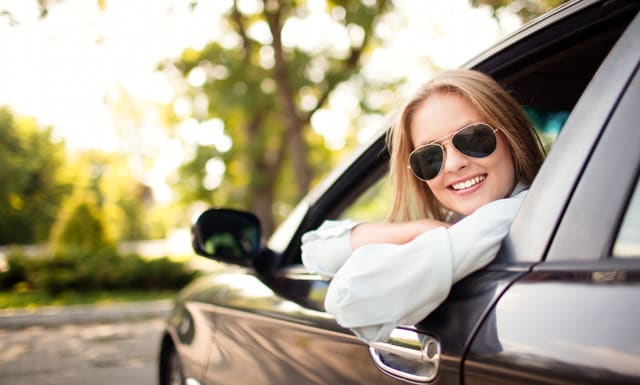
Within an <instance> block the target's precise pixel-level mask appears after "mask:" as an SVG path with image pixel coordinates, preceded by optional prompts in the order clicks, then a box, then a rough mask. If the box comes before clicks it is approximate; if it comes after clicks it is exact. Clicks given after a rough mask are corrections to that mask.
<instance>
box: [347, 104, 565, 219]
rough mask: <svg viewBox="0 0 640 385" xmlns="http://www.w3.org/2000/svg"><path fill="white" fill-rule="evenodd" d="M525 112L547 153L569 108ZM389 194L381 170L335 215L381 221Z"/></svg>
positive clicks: (389, 182)
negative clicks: (364, 188)
mask: <svg viewBox="0 0 640 385" xmlns="http://www.w3.org/2000/svg"><path fill="white" fill-rule="evenodd" d="M525 112H526V114H527V116H528V117H529V120H530V121H531V124H532V125H533V127H534V128H535V130H536V132H537V133H538V136H539V137H540V140H541V142H542V145H543V146H544V149H545V151H546V152H547V153H548V152H549V150H550V149H551V147H552V145H553V143H554V142H555V140H556V138H557V136H558V134H559V133H560V130H561V129H562V126H563V125H564V123H565V121H566V120H567V118H568V117H569V113H570V111H566V110H543V109H540V108H534V107H525ZM392 195H393V189H392V185H391V180H390V179H389V174H388V173H385V174H383V175H382V176H381V177H380V179H378V181H376V182H375V183H373V184H372V185H371V186H369V187H368V188H367V189H366V190H364V192H363V193H362V194H361V195H360V196H359V197H358V198H356V199H355V200H354V201H353V202H352V203H351V204H350V205H349V206H347V207H346V208H345V209H344V210H343V211H342V212H341V213H340V215H339V216H338V219H351V220H354V221H356V222H379V221H383V220H385V218H386V217H387V214H388V213H389V211H390V210H391V201H392Z"/></svg>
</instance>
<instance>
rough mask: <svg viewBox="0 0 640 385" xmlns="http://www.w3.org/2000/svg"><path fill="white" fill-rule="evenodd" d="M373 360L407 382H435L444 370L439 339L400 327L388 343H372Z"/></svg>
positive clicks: (370, 350) (392, 374)
mask: <svg viewBox="0 0 640 385" xmlns="http://www.w3.org/2000/svg"><path fill="white" fill-rule="evenodd" d="M369 353H370V354H371V358H373V362H374V363H375V364H376V366H377V367H378V368H380V370H382V371H383V372H384V373H386V374H388V375H390V376H391V377H395V378H398V379H401V380H404V381H409V382H413V383H426V382H431V381H433V380H434V379H435V378H436V376H437V375H438V370H439V369H440V343H439V342H438V340H436V339H435V338H433V337H431V336H428V335H425V334H419V333H417V332H414V331H412V330H407V329H401V328H397V329H394V330H393V332H391V336H389V338H388V339H387V340H386V341H385V342H372V343H370V344H369Z"/></svg>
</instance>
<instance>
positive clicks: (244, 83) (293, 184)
mask: <svg viewBox="0 0 640 385" xmlns="http://www.w3.org/2000/svg"><path fill="white" fill-rule="evenodd" d="M239 3H240V2H239V1H233V3H232V4H231V6H230V8H229V9H228V12H227V13H226V15H225V19H224V20H223V24H224V25H225V26H226V27H227V35H226V36H227V39H226V41H223V42H211V43H209V44H208V45H207V46H206V47H205V48H204V49H202V50H192V49H189V50H185V51H184V52H183V54H182V57H181V58H180V60H178V61H176V62H175V63H171V64H165V65H164V66H163V69H164V70H166V71H167V72H169V71H171V70H172V69H174V68H177V69H178V70H179V71H180V73H181V74H182V76H183V77H184V78H186V79H190V80H191V86H189V87H188V88H186V90H185V93H184V95H182V96H186V97H188V98H189V99H190V100H192V101H193V103H194V104H198V103H201V101H202V100H203V99H204V100H205V102H206V103H208V107H207V109H206V112H205V113H204V114H200V116H195V118H196V119H198V120H200V121H205V120H207V119H218V120H220V121H222V122H223V123H224V131H225V133H227V135H229V136H230V137H231V139H232V143H233V146H232V148H231V149H227V150H228V151H221V150H220V149H218V148H217V147H216V148H214V147H213V146H208V147H207V148H199V149H197V150H196V151H195V153H196V156H194V158H193V160H192V161H191V162H190V163H188V164H186V165H185V166H184V167H183V168H182V172H181V174H180V177H179V182H178V183H177V184H178V186H182V187H185V185H187V186H189V189H190V191H192V192H197V191H200V192H201V194H199V195H200V196H199V198H200V199H202V200H206V201H208V202H210V203H212V204H214V205H219V204H225V205H239V206H243V207H247V206H248V207H249V208H250V209H251V210H252V211H253V212H255V213H256V214H257V215H258V217H260V219H261V221H262V224H263V228H264V232H265V233H266V234H267V235H268V234H270V233H271V231H272V230H273V228H274V225H275V221H276V220H275V219H274V216H275V215H277V213H276V212H277V210H276V208H275V205H274V202H288V203H292V202H296V201H297V200H299V199H300V198H301V197H302V196H303V195H304V194H305V193H306V192H307V191H308V189H309V187H310V185H311V183H312V180H313V178H314V176H315V175H318V174H321V173H323V171H326V170H324V169H326V168H328V167H331V166H332V165H331V164H330V162H329V161H328V160H329V159H330V157H331V154H330V152H329V151H328V150H327V149H326V146H325V145H324V144H323V142H322V140H321V138H320V137H319V136H318V135H317V134H315V133H314V132H313V131H312V130H310V121H311V118H312V116H313V115H314V113H316V112H317V111H318V110H319V109H321V108H322V107H323V105H325V104H326V102H327V100H328V98H329V97H330V96H331V94H332V93H333V92H335V91H336V89H337V88H338V87H339V86H340V85H341V84H344V83H345V82H348V81H357V82H363V79H362V78H361V77H359V70H360V67H361V63H362V58H363V56H364V55H365V54H366V52H367V50H368V49H370V48H371V46H372V44H373V43H374V40H375V39H374V33H373V31H374V27H375V25H376V21H377V20H378V19H379V18H380V17H382V16H383V15H384V14H385V11H387V9H388V8H389V7H390V3H391V1H390V0H369V1H359V0H339V1H338V0H334V1H327V2H326V4H325V9H323V10H322V12H320V13H318V11H317V10H312V9H310V8H309V7H308V3H307V2H305V1H294V0H289V1H284V0H264V1H262V2H257V3H258V4H259V7H258V9H255V10H253V11H247V10H243V9H241V8H240V4H239ZM311 18H316V20H321V23H320V24H321V25H322V28H327V32H328V31H333V32H334V33H339V34H342V35H343V36H344V40H346V41H348V42H349V45H348V46H346V47H345V46H342V47H335V46H331V45H329V43H327V42H324V43H323V44H317V45H316V46H314V47H301V46H300V45H296V44H293V43H291V42H287V41H285V38H286V34H287V31H288V30H289V33H290V30H291V29H292V28H293V27H294V26H295V24H296V23H298V24H300V23H309V21H310V19H311ZM310 25H313V24H310ZM289 37H290V36H289ZM197 78H201V79H202V80H201V81H199V82H198V81H193V80H194V79H197ZM194 110H195V111H196V115H198V113H197V111H198V110H199V109H198V106H197V105H196V106H195V107H194ZM201 147H202V146H201ZM312 158H313V161H311V159H312ZM212 161H213V162H217V164H220V163H222V164H223V167H224V170H223V172H224V175H225V178H224V181H223V182H222V184H221V185H219V186H214V187H216V191H215V194H212V193H211V192H210V191H208V189H204V191H202V190H203V189H202V188H201V187H199V186H196V184H202V178H203V173H204V172H205V164H206V162H210V163H209V165H212V163H211V162H212ZM213 166H215V164H214V165H213ZM219 168H220V167H218V169H219ZM190 181H192V182H191V183H190ZM190 198H195V197H194V196H193V194H191V196H190ZM285 214H286V213H285Z"/></svg>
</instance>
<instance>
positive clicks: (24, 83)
mask: <svg viewBox="0 0 640 385" xmlns="http://www.w3.org/2000/svg"><path fill="white" fill-rule="evenodd" d="M559 3H561V1H554V0H546V1H544V0H518V1H500V0H471V1H469V0H448V1H436V0H307V1H303V0H298V1H281V0H209V1H205V0H200V1H188V0H156V1H145V0H95V1H89V0H0V53H1V56H2V59H1V60H0V165H1V166H0V289H1V290H0V308H10V307H25V306H38V305H42V304H70V303H76V302H92V301H100V300H101V298H114V297H117V296H118V295H122V296H123V299H124V300H133V299H137V298H138V297H137V296H138V295H139V294H140V292H144V293H145V294H144V295H143V297H142V298H163V297H166V296H167V295H169V294H168V293H173V292H174V291H175V289H177V288H179V287H181V286H183V285H184V284H185V283H187V282H188V281H189V280H191V279H192V278H193V277H194V276H195V275H197V274H198V270H199V269H198V268H197V267H196V268H194V264H193V260H192V259H191V258H189V257H190V256H191V255H192V252H191V250H190V236H189V227H190V224H191V222H192V220H193V218H194V217H195V216H196V215H197V214H199V213H200V212H202V211H203V210H204V209H206V208H207V207H210V206H217V207H220V206H230V207H235V208H242V209H246V210H250V211H253V212H254V213H256V214H257V215H258V217H259V218H260V220H261V223H262V226H263V229H264V231H265V233H266V234H267V235H268V234H270V233H271V232H273V230H274V229H275V227H276V226H277V225H278V224H279V223H280V222H281V221H282V220H283V219H284V218H285V217H286V216H287V215H288V214H289V213H290V212H291V211H292V210H293V208H294V207H295V205H296V203H297V202H298V201H299V200H300V198H302V197H303V196H304V195H305V194H306V193H307V192H308V191H309V190H310V189H311V188H313V186H314V185H315V184H316V183H318V181H320V180H321V179H322V177H324V176H325V175H326V174H327V173H328V172H329V171H330V170H331V169H332V168H333V167H335V166H336V165H337V164H338V163H339V162H340V161H341V160H343V159H344V157H345V156H346V155H347V154H349V153H350V152H351V151H352V150H354V148H356V147H357V146H358V145H359V144H361V143H363V142H366V141H367V140H368V138H370V137H371V135H372V133H373V132H375V131H376V130H378V129H380V128H381V127H382V126H383V124H384V122H385V120H386V119H388V117H389V114H391V113H392V112H393V111H394V110H395V109H396V108H398V107H399V105H400V104H401V102H402V100H403V99H404V98H406V97H407V95H408V94H409V93H411V92H412V91H413V90H414V89H415V88H416V87H417V86H418V85H419V84H420V83H421V82H423V81H425V80H427V79H429V77H430V76H432V75H433V74H434V73H435V72H437V71H439V70H441V69H446V68H452V67H456V66H458V65H460V64H462V63H464V62H465V61H466V60H468V59H470V58H471V57H472V56H473V55H475V54H477V53H479V52H481V51H482V50H483V49H485V48H487V47H489V46H490V45H491V44H492V43H493V42H495V41H496V40H497V39H499V38H500V37H503V36H505V35H506V34H508V33H510V32H512V31H513V30H515V29H517V28H518V27H519V26H521V25H522V24H523V23H525V22H527V21H528V20H530V19H531V18H533V17H535V16H537V15H540V14H542V13H543V12H545V11H547V10H549V9H551V8H553V7H555V6H557V5H558V4H559Z"/></svg>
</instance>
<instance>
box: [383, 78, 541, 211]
mask: <svg viewBox="0 0 640 385" xmlns="http://www.w3.org/2000/svg"><path fill="white" fill-rule="evenodd" d="M438 92H449V93H455V94H457V95H460V96H462V97H464V98H466V99H467V100H468V101H469V102H470V103H471V104H472V105H473V107H474V108H475V109H476V111H477V112H478V114H480V116H481V117H482V119H483V120H484V122H485V123H487V124H489V125H490V126H492V127H494V128H497V129H499V130H500V131H501V132H502V133H503V134H504V136H505V137H506V139H507V142H508V143H509V149H510V152H511V158H512V160H513V164H514V170H515V174H516V178H517V179H518V180H521V181H523V182H524V183H527V184H530V183H531V182H532V181H533V178H534V177H535V175H536V173H537V172H538V169H539V168H540V165H541V164H542V161H543V160H544V150H543V149H542V145H541V143H540V140H539V138H538V136H537V135H536V133H535V130H534V129H533V127H532V126H531V123H530V122H529V120H528V119H527V117H526V115H525V113H524V110H523V109H522V106H520V104H519V103H518V102H517V101H516V100H515V99H514V98H513V97H511V95H509V94H508V93H507V91H505V90H504V88H502V87H501V86H500V85H499V84H498V83H497V82H496V81H495V80H493V79H492V78H490V77H489V76H487V75H485V74H483V73H481V72H478V71H475V70H450V71H445V72H442V73H440V74H439V75H438V76H436V77H435V78H433V79H431V80H430V81H429V82H427V83H426V84H425V85H424V86H422V87H421V88H420V89H419V90H418V92H417V93H416V94H415V95H414V96H413V98H411V99H410V100H409V101H408V102H407V103H406V105H405V107H404V108H403V109H402V111H401V113H400V115H399V116H398V118H397V121H396V123H395V124H394V125H393V126H392V127H391V129H390V130H389V132H388V133H387V147H388V149H389V152H390V154H391V160H390V168H391V173H390V177H391V181H392V183H393V186H394V194H393V203H392V206H391V212H390V213H389V216H388V218H387V220H388V221H391V222H400V221H408V220H413V219H420V218H432V219H437V220H445V219H446V216H447V214H448V213H449V210H448V209H447V208H446V207H444V206H442V204H441V203H440V202H439V201H438V200H437V199H436V198H435V196H434V195H433V193H432V192H431V190H430V189H429V187H428V186H427V184H426V183H425V182H423V181H420V180H418V179H417V178H416V177H415V176H414V175H413V174H412V173H411V170H409V169H408V168H407V165H408V159H409V154H410V153H411V151H412V150H413V144H412V143H411V136H410V130H411V123H412V121H413V117H414V115H415V113H416V111H417V110H418V109H419V108H420V107H421V105H422V104H423V102H424V101H425V100H427V98H428V97H429V96H431V95H433V94H435V93H438Z"/></svg>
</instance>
